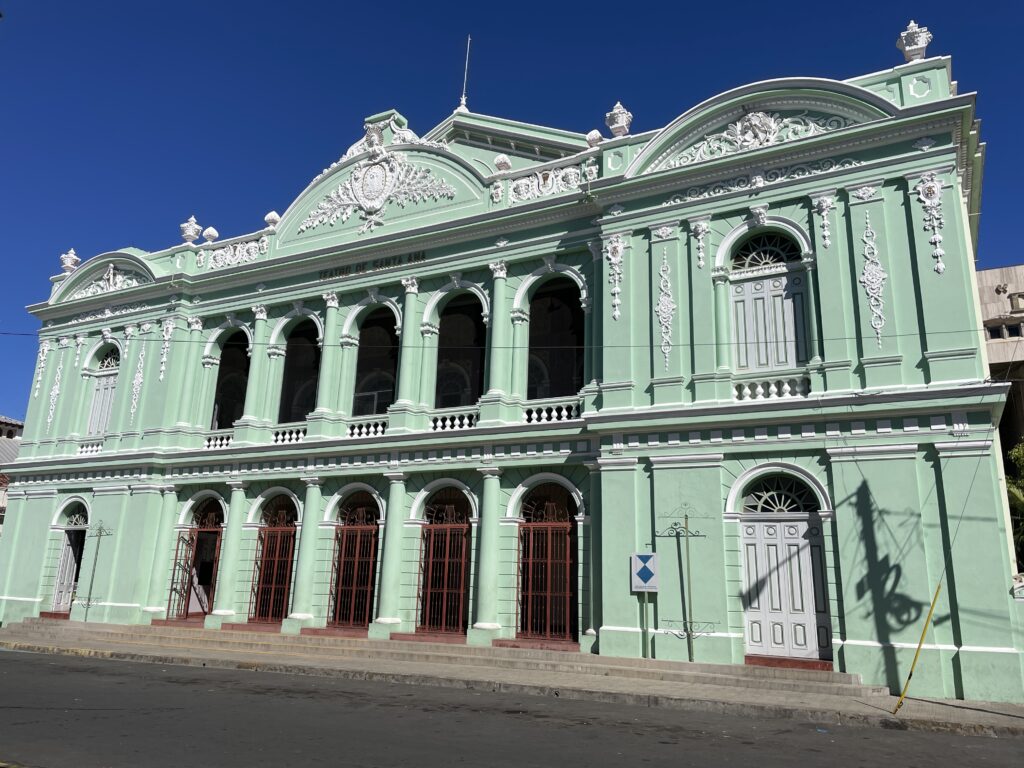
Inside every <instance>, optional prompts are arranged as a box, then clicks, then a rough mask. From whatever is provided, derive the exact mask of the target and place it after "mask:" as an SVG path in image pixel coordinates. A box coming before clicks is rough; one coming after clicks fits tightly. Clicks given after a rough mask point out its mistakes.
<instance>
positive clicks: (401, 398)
mask: <svg viewBox="0 0 1024 768" xmlns="http://www.w3.org/2000/svg"><path fill="white" fill-rule="evenodd" d="M402 287H403V288H405V298H404V300H403V303H402V336H401V339H400V340H399V341H400V344H401V346H400V347H399V350H398V393H397V396H398V399H397V400H396V401H395V402H394V404H393V405H392V406H391V407H390V408H389V409H388V432H390V433H392V434H402V433H406V432H414V431H416V430H417V429H418V428H419V427H420V426H421V425H422V424H423V423H424V422H423V418H424V417H423V399H422V397H421V384H422V381H421V377H422V376H423V364H422V363H421V357H422V354H423V353H422V352H421V351H420V349H419V348H418V347H419V344H420V342H421V339H422V338H423V337H422V335H421V334H420V320H419V290H420V286H419V282H418V281H417V280H416V278H414V277H406V278H403V280H402ZM435 342H436V339H435ZM434 354H435V360H436V354H437V351H436V343H435V351H434ZM435 364H436V363H435ZM431 406H433V401H432V400H431Z"/></svg>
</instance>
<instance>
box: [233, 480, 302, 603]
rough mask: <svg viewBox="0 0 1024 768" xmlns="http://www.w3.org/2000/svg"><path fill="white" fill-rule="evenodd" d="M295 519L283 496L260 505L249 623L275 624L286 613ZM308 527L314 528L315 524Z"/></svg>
mask: <svg viewBox="0 0 1024 768" xmlns="http://www.w3.org/2000/svg"><path fill="white" fill-rule="evenodd" d="M298 518H299V515H298V510H297V509H296V508H295V502H294V501H292V498H291V497H290V496H287V495H285V494H281V495H279V496H275V497H273V498H272V499H269V500H268V501H267V502H265V503H264V505H263V510H262V514H261V518H260V519H261V522H262V523H263V525H262V527H261V528H260V529H259V532H258V534H257V538H256V557H255V559H254V563H253V566H254V569H255V570H254V573H253V578H252V599H251V602H250V604H249V621H254V622H278V621H281V620H282V619H283V618H284V617H285V616H286V615H287V613H288V602H289V599H290V597H291V588H292V559H293V556H294V554H295V525H296V523H297V522H298ZM310 525H316V521H312V522H311V523H310Z"/></svg>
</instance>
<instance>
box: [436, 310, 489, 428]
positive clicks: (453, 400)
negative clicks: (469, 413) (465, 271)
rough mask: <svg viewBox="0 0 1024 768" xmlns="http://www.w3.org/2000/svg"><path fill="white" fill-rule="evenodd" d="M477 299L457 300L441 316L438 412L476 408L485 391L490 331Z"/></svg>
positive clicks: (438, 347) (437, 385)
mask: <svg viewBox="0 0 1024 768" xmlns="http://www.w3.org/2000/svg"><path fill="white" fill-rule="evenodd" d="M480 309H481V308H480V302H479V301H477V299H476V297H474V296H458V297H456V298H454V299H452V300H451V301H449V302H448V305H447V306H446V307H445V308H444V311H443V312H442V313H441V322H440V326H439V333H438V343H437V384H436V387H435V390H434V407H435V408H458V407H461V406H465V405H473V404H475V403H476V401H477V400H479V399H480V395H482V394H483V391H484V353H485V349H486V344H487V329H486V327H485V326H484V321H483V316H482V314H481V311H480Z"/></svg>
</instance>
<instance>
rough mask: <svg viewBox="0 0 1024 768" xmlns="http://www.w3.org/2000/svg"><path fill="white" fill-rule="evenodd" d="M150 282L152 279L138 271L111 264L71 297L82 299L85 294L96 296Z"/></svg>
mask: <svg viewBox="0 0 1024 768" xmlns="http://www.w3.org/2000/svg"><path fill="white" fill-rule="evenodd" d="M150 282H152V280H150V279H149V278H148V277H146V276H145V275H143V274H141V273H139V272H133V271H132V270H128V269H118V268H117V266H116V265H114V264H111V265H110V266H108V267H107V271H106V272H104V273H103V276H102V277H100V278H97V279H96V280H93V281H92V282H91V283H89V284H88V285H86V286H85V287H84V288H79V289H78V290H77V291H75V292H74V293H73V294H71V298H72V299H84V298H86V297H87V296H98V295H99V294H101V293H111V292H113V291H121V290H124V289H126V288H134V287H135V286H137V285H144V284H146V283H150Z"/></svg>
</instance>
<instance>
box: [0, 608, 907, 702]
mask: <svg viewBox="0 0 1024 768" xmlns="http://www.w3.org/2000/svg"><path fill="white" fill-rule="evenodd" d="M0 648H8V649H11V650H28V651H38V652H50V653H72V654H75V655H87V656H108V657H111V658H126V659H131V660H139V661H147V660H148V661H160V662H163V663H191V664H206V665H210V666H236V667H239V666H241V667H245V668H259V669H267V670H272V671H273V670H274V669H281V671H300V672H302V671H308V672H312V673H315V674H329V673H330V671H331V670H333V671H335V672H337V673H338V674H339V675H341V676H348V677H360V678H367V677H370V678H372V677H380V676H385V675H388V674H390V676H391V677H393V678H395V679H400V678H407V679H408V681H409V682H420V680H417V679H415V678H422V677H446V678H448V679H450V680H464V681H469V680H475V681H487V680H492V679H493V680H495V681H499V680H516V679H520V680H522V679H534V678H536V677H538V675H539V676H540V678H541V679H544V680H547V681H549V682H551V681H554V680H555V678H556V677H557V678H559V679H560V680H565V679H566V678H568V677H571V678H573V679H574V680H577V681H580V682H583V683H587V682H600V683H601V684H602V685H604V684H607V683H609V682H611V681H613V680H614V681H621V682H624V683H627V684H631V685H632V686H633V687H634V688H635V689H637V690H640V689H645V688H650V686H651V684H673V685H672V686H671V687H672V689H674V690H677V691H683V690H686V689H692V688H701V689H703V688H704V687H706V686H715V687H718V688H724V689H733V690H734V691H735V692H736V693H740V692H741V691H743V690H745V691H750V692H755V691H757V692H768V693H774V694H780V693H781V694H814V695H823V696H837V697H857V698H883V697H884V698H886V699H887V698H888V695H889V691H888V689H887V688H884V687H878V686H867V685H863V684H862V683H861V682H860V678H859V676H857V675H851V674H846V673H842V672H819V671H813V670H803V669H780V668H772V667H754V666H742V665H724V664H703V663H693V664H691V663H686V662H671V661H658V660H646V659H621V658H610V657H604V656H596V655H584V654H578V653H566V652H559V651H546V650H534V649H524V648H498V647H479V646H466V645H452V644H448V643H429V642H428V643H424V642H416V643H411V642H402V641H386V640H368V639H365V638H354V637H338V636H330V635H299V636H294V635H280V634H275V633H268V632H259V631H252V632H247V631H230V632H226V631H216V630H207V629H202V628H198V627H195V626H182V627H177V626H118V625H105V624H88V625H87V624H82V623H80V622H71V621H53V620H48V619H30V620H27V621H25V622H23V623H20V624H13V625H10V626H7V627H4V628H2V629H0ZM232 662H233V663H232ZM285 667H287V668H288V669H287V670H285V669H283V668H285ZM360 673H362V674H360ZM616 687H618V686H616ZM658 688H659V689H661V688H662V686H661V685H659V686H658Z"/></svg>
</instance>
